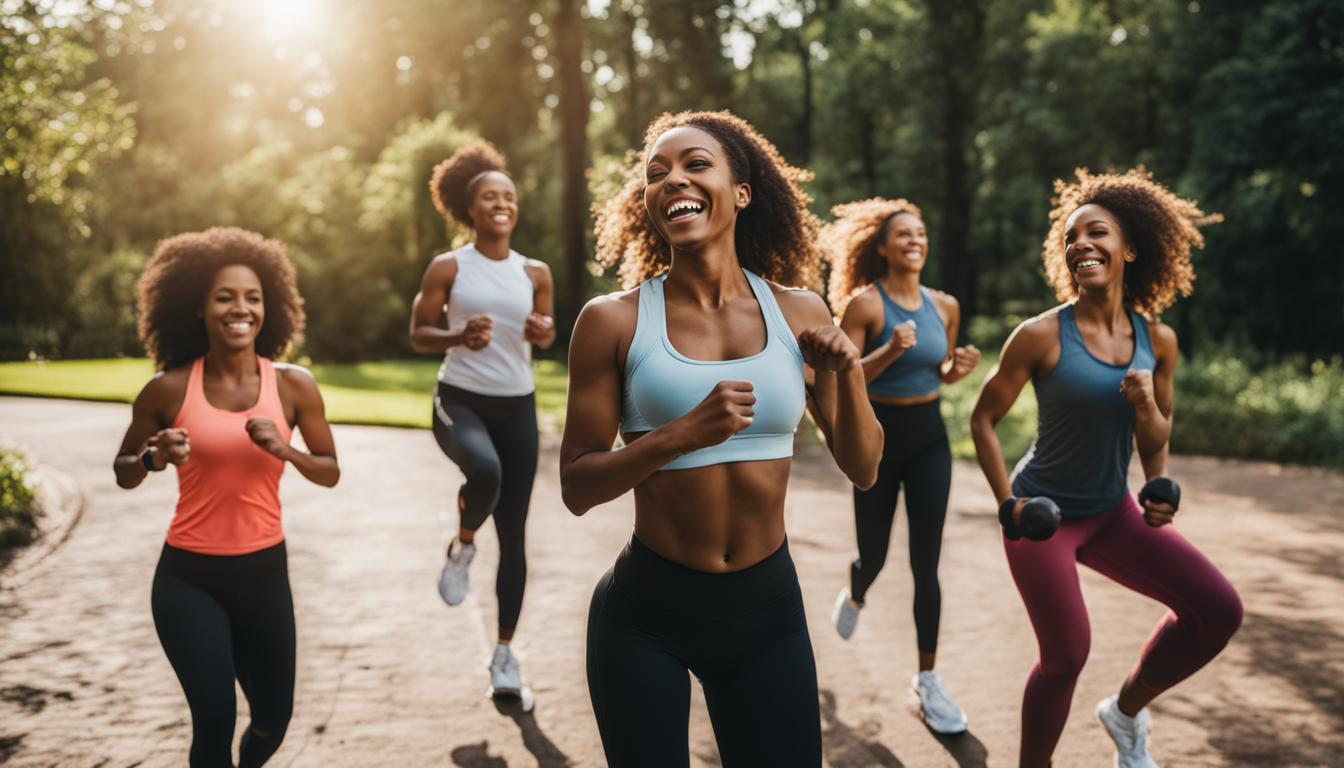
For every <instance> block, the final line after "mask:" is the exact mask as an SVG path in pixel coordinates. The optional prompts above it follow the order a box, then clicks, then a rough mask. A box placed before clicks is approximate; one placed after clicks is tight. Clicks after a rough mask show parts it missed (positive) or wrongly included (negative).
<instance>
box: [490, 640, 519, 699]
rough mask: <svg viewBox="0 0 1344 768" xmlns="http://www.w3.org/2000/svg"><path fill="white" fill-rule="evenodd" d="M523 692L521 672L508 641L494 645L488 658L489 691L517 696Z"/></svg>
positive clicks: (494, 694) (494, 693) (493, 693)
mask: <svg viewBox="0 0 1344 768" xmlns="http://www.w3.org/2000/svg"><path fill="white" fill-rule="evenodd" d="M522 692H523V673H522V672H521V671H520V670H519V669H518V659H517V658H516V657H514V655H513V651H512V650H511V649H510V648H509V645H508V643H500V644H498V645H496V646H495V655H494V656H493V657H491V659H490V693H491V695H493V696H518V695H520V694H521V693H522Z"/></svg>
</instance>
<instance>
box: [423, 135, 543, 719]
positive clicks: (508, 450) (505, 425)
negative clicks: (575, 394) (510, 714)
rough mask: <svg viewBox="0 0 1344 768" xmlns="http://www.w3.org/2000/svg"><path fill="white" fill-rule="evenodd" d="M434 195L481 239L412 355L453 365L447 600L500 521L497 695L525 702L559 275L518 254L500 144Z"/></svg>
mask: <svg viewBox="0 0 1344 768" xmlns="http://www.w3.org/2000/svg"><path fill="white" fill-rule="evenodd" d="M430 192H431V194H432V196H433V198H434V205H435V207H437V208H438V209H439V212H440V213H442V214H444V215H445V216H447V217H449V218H450V219H451V220H452V221H455V222H456V223H457V224H458V225H460V226H462V227H466V228H468V229H470V230H471V231H472V233H473V234H474V236H475V237H474V241H473V242H472V243H471V244H470V245H466V246H463V247H461V248H458V249H457V250H454V251H450V252H448V253H444V254H440V255H438V256H436V257H434V260H433V261H431V262H430V264H429V266H428V267H426V268H425V274H424V277H423V278H422V279H421V283H420V292H419V293H417V294H416V296H415V302H414V304H413V305H412V307H411V329H410V332H411V346H412V347H414V348H415V350H416V351H417V352H436V353H442V354H443V365H442V366H440V367H439V377H438V378H439V385H438V391H437V392H436V393H435V395H434V412H433V424H434V437H435V439H437V440H438V442H439V447H440V448H442V449H443V452H444V454H446V455H447V456H448V458H449V459H451V460H452V461H453V463H455V464H457V466H458V468H459V469H461V470H462V474H463V475H465V476H466V482H465V483H463V484H462V487H461V489H460V490H459V491H458V495H457V510H458V514H459V521H460V522H459V527H458V534H457V537H456V538H455V539H453V541H452V543H451V544H449V546H448V553H447V562H446V563H445V565H444V567H443V570H442V572H441V573H440V574H439V594H440V595H441V596H442V597H443V600H444V602H445V603H447V604H448V605H450V606H451V605H458V604H460V603H461V602H462V601H463V600H464V599H465V598H466V596H467V590H468V585H469V581H468V567H469V565H470V564H471V559H472V557H473V556H474V555H475V554H476V545H475V544H474V543H473V539H474V538H475V533H476V530H477V529H478V528H480V527H481V526H482V525H483V524H484V523H485V519H486V518H487V517H490V518H493V519H494V522H495V531H496V533H497V534H498V536H499V546H500V554H499V572H498V575H497V577H496V583H495V593H496V595H497V597H498V599H499V644H498V645H497V646H496V647H495V653H494V656H493V658H492V659H491V662H490V685H491V690H492V692H493V693H494V695H497V696H519V695H521V694H522V692H523V686H522V676H521V674H520V672H519V670H518V661H517V659H516V658H514V656H513V653H512V651H511V650H510V647H509V645H510V642H511V641H512V640H513V633H514V629H515V628H516V627H517V625H518V615H519V612H520V610H521V608H522V603H523V588H524V586H525V584H526V581H527V559H526V555H525V553H524V536H523V531H524V526H525V524H526V522H527V508H528V503H529V501H530V499H531V496H532V480H533V478H534V477H535V475H536V472H537V410H536V402H535V399H534V395H533V392H534V387H533V383H532V345H534V344H535V345H537V346H540V347H542V348H546V347H549V346H550V345H551V344H552V343H553V342H554V341H555V321H554V318H553V315H554V311H553V309H552V293H553V286H552V283H551V272H550V269H549V268H548V267H547V266H546V264H545V263H543V262H540V261H537V260H535V259H529V258H526V257H525V256H523V255H522V254H520V253H518V252H516V251H513V250H511V249H510V248H509V239H510V237H511V236H512V234H513V228H514V226H515V225H516V224H517V221H518V200H517V196H518V191H517V189H516V188H515V187H514V184H513V180H512V179H511V178H509V175H508V173H507V172H506V171H505V170H504V158H503V156H502V155H500V154H499V152H498V151H497V150H496V149H495V148H494V147H493V146H491V145H490V144H489V143H487V142H484V141H476V142H472V143H470V144H467V145H466V146H464V147H462V148H461V149H459V150H458V151H456V152H454V153H453V155H452V157H450V158H448V159H447V160H445V161H443V162H441V163H439V164H438V165H437V166H436V167H435V168H434V175H433V177H432V179H431V180H430ZM445 318H446V320H447V323H446V327H445V323H444V320H445Z"/></svg>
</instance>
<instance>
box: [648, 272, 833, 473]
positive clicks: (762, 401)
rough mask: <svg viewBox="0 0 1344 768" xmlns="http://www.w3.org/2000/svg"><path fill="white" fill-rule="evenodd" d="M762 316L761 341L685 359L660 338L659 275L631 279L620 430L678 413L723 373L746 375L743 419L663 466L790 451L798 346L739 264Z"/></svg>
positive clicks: (798, 414)
mask: <svg viewBox="0 0 1344 768" xmlns="http://www.w3.org/2000/svg"><path fill="white" fill-rule="evenodd" d="M742 273H743V274H745V275H746V276H747V282H748V283H750V284H751V291H752V293H753V294H755V296H756V303H758V304H759V305H760V307H761V315H762V316H763V317H764V319H765V348H764V349H762V350H761V351H760V352H757V353H756V354H754V355H751V356H749V357H740V358H737V359H736V360H692V359H690V358H688V357H686V356H685V355H682V354H681V353H680V352H678V351H677V350H676V349H675V348H674V347H673V346H672V342H671V341H669V340H668V338H667V313H666V309H665V305H664V302H663V281H664V280H665V279H666V278H667V275H665V274H664V275H659V276H658V277H655V278H653V279H652V280H648V281H646V282H644V283H643V284H641V285H640V286H639V316H638V319H637V320H636V321H635V338H634V339H632V340H631V342H630V350H629V352H628V353H627V354H626V358H625V382H624V387H623V388H622V392H621V432H623V433H634V432H647V431H649V430H651V429H653V428H654V427H658V426H661V425H663V424H666V423H667V422H669V421H672V420H673V419H676V418H678V417H681V416H684V415H685V414H687V413H689V412H690V411H691V409H693V408H695V406H697V405H699V404H700V401H701V400H704V399H705V395H708V394H709V392H710V390H712V389H713V388H714V385H715V384H718V383H719V382H720V381H724V380H736V381H749V382H751V384H752V388H753V390H754V392H755V394H756V405H755V406H753V408H754V410H755V412H756V415H755V417H754V418H753V419H752V422H751V426H749V427H747V428H746V429H744V430H742V431H741V432H738V433H737V434H735V435H733V436H732V437H730V438H728V439H727V440H726V441H724V442H722V443H719V444H718V445H712V446H710V447H708V448H701V449H699V450H695V451H691V452H690V453H684V454H682V455H681V456H678V457H677V458H675V459H673V460H672V461H670V462H668V463H667V464H665V465H663V467H662V468H663V469H691V468H693V467H704V466H709V465H711V464H727V463H729V462H734V461H766V460H769V459H786V458H789V457H790V456H792V455H793V431H794V429H796V428H797V427H798V421H799V420H800V419H802V417H803V409H804V408H805V407H806V394H805V392H804V385H803V353H802V352H801V351H800V350H799V349H798V341H797V339H795V338H794V337H793V332H792V331H791V330H789V324H788V322H786V321H785V320H784V315H783V313H782V312H780V311H779V304H777V303H776V302H775V295H774V292H773V291H772V290H771V289H770V285H769V284H768V283H766V282H765V280H763V279H761V278H760V277H758V276H756V275H755V274H753V273H751V272H748V271H747V270H745V269H744V270H742Z"/></svg>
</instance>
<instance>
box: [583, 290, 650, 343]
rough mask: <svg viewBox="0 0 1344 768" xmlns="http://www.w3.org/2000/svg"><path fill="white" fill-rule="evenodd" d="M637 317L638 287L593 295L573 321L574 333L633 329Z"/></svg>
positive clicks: (597, 332)
mask: <svg viewBox="0 0 1344 768" xmlns="http://www.w3.org/2000/svg"><path fill="white" fill-rule="evenodd" d="M638 317H639V288H638V287H635V288H631V289H629V290H624V291H612V292H611V293H607V294H603V295H602V296H595V297H593V298H591V299H589V300H588V303H587V304H584V305H583V309H582V310H580V311H579V317H578V319H577V320H575V322H574V333H575V335H578V334H579V333H585V334H594V335H596V334H599V333H601V331H603V330H622V329H630V330H633V329H634V327H635V322H636V320H637V319H638Z"/></svg>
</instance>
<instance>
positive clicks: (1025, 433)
mask: <svg viewBox="0 0 1344 768" xmlns="http://www.w3.org/2000/svg"><path fill="white" fill-rule="evenodd" d="M993 364H994V360H993V359H990V358H989V357H988V356H987V357H986V359H985V360H983V361H982V362H981V363H980V367H979V368H978V369H976V371H975V372H974V373H972V374H971V375H970V376H967V377H966V378H965V379H963V380H962V381H960V382H958V383H956V384H954V385H952V386H950V387H946V388H944V390H943V419H944V421H945V422H946V423H947V432H948V439H949V440H951V443H952V455H954V456H956V457H957V458H960V459H974V458H975V446H974V445H972V443H971V435H970V428H969V426H968V422H969V419H970V416H971V408H972V407H973V406H974V405H975V397H976V394H977V393H978V392H979V388H980V382H982V381H983V380H984V378H985V375H986V374H988V373H989V369H990V367H991V366H992V365H993ZM438 369H439V362H438V361H437V360H429V359H426V360H380V361H375V362H367V363H349V364H339V365H337V364H326V363H319V364H315V365H312V366H311V370H312V372H313V375H314V376H316V377H317V381H318V383H319V384H321V386H322V396H323V397H324V398H325V400H326V403H327V417H328V419H330V421H331V422H332V423H334V424H372V425H377V426H391V427H422V428H427V427H429V411H430V405H429V395H430V393H431V392H433V391H434V384H435V381H436V374H437V372H438ZM533 371H534V373H535V375H536V382H537V405H538V408H539V410H540V411H541V413H542V417H543V419H544V420H545V421H549V422H550V423H552V424H554V425H556V426H557V427H558V426H560V425H563V424H564V417H565V391H566V386H567V384H566V373H565V366H564V365H562V364H561V363H558V362H556V361H554V360H537V361H535V362H534V364H533ZM153 372H154V368H153V365H152V364H151V363H150V362H149V361H148V360H145V359H133V358H121V359H111V360H60V361H45V362H44V361H38V362H20V363H0V394H8V395H32V396H37V397H63V398H71V399H76V400H108V401H112V402H123V403H129V402H131V401H132V400H133V399H135V395H136V393H137V392H139V391H140V388H141V387H142V386H144V384H145V382H146V381H148V380H149V377H150V376H151V375H152V374H153ZM1035 429H1036V401H1035V399H1034V397H1033V396H1032V391H1031V388H1030V387H1028V388H1027V389H1025V390H1024V391H1023V392H1022V397H1021V398H1019V399H1018V401H1017V404H1016V405H1015V406H1013V410H1012V411H1011V412H1010V413H1009V414H1008V416H1007V417H1005V418H1004V420H1003V421H1002V422H1000V423H999V438H1000V440H1002V441H1003V449H1004V456H1005V458H1006V459H1007V460H1008V462H1009V463H1012V462H1015V461H1016V460H1017V458H1018V457H1019V456H1021V455H1022V454H1023V453H1024V452H1025V451H1026V449H1027V446H1028V445H1029V444H1030V442H1031V436H1032V433H1033V432H1034V431H1035ZM810 432H811V431H810V430H809V433H810Z"/></svg>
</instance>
